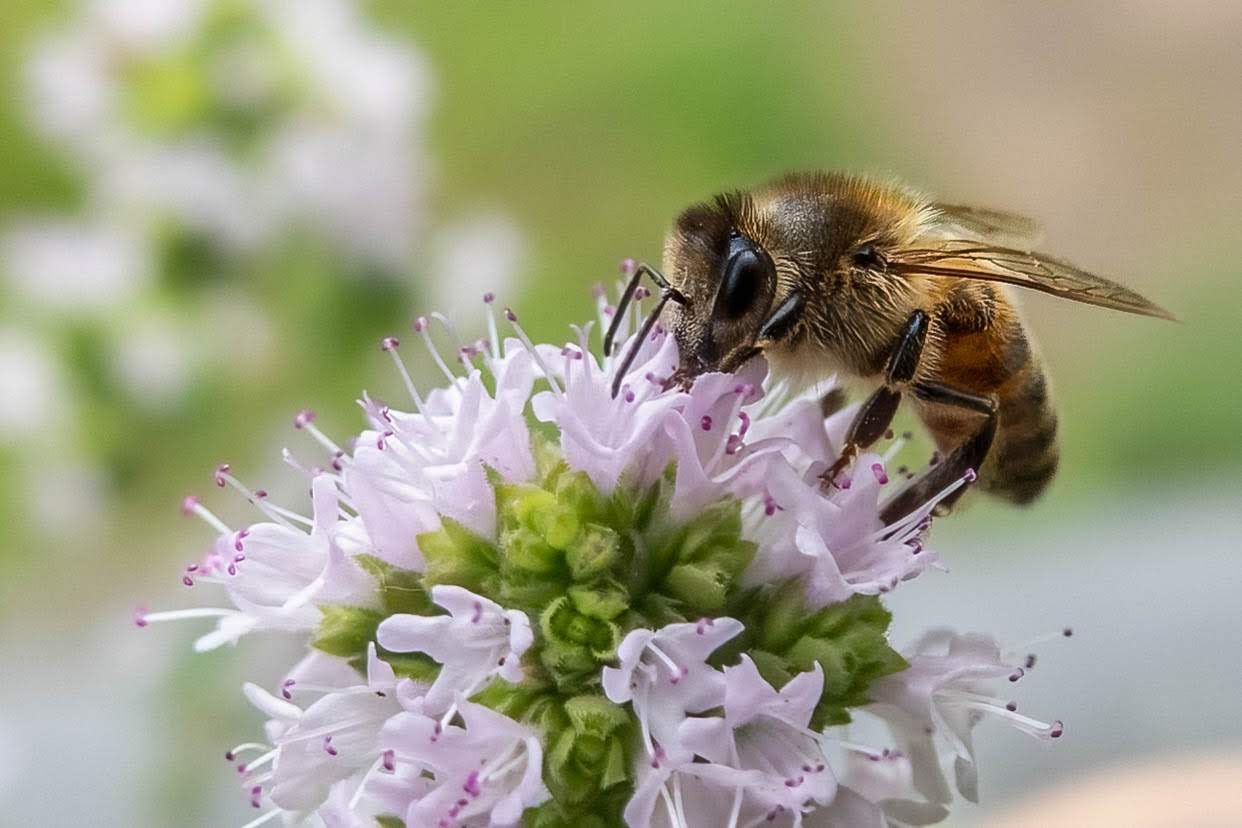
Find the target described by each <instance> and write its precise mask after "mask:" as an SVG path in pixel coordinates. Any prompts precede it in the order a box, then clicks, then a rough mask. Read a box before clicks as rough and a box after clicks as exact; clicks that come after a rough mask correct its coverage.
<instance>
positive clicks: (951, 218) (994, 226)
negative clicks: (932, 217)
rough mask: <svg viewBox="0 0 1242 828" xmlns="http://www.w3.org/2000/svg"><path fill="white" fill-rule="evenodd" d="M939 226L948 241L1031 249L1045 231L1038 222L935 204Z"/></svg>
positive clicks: (1019, 217) (964, 207)
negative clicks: (965, 241) (971, 241)
mask: <svg viewBox="0 0 1242 828" xmlns="http://www.w3.org/2000/svg"><path fill="white" fill-rule="evenodd" d="M933 206H934V207H935V208H936V212H937V213H938V214H939V224H940V225H941V227H942V228H943V229H944V231H945V235H946V237H948V238H958V239H961V238H971V239H979V240H980V241H986V242H989V243H992V244H1002V245H1005V246H1006V247H1016V248H1022V249H1025V250H1029V249H1031V248H1032V247H1034V246H1035V245H1036V244H1038V243H1039V240H1040V237H1041V236H1042V235H1043V229H1042V228H1041V227H1040V226H1039V223H1038V222H1037V221H1035V219H1031V218H1027V217H1026V216H1020V215H1018V214H1017V213H1007V212H1005V211H1003V210H993V209H990V208H988V207H971V206H970V205H967V204H935V205H933Z"/></svg>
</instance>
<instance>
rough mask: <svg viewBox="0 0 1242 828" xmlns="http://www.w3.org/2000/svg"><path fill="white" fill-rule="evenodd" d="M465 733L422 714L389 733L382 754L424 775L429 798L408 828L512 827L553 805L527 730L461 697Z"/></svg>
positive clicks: (534, 739)
mask: <svg viewBox="0 0 1242 828" xmlns="http://www.w3.org/2000/svg"><path fill="white" fill-rule="evenodd" d="M454 706H455V708H456V709H457V711H458V712H459V713H460V715H461V718H462V721H463V724H464V727H459V726H457V725H452V724H448V725H446V724H444V723H443V722H442V721H440V720H437V719H433V718H431V717H429V716H426V715H423V714H419V713H403V714H400V715H398V716H396V717H395V718H394V719H392V720H391V721H390V722H388V724H386V725H385V726H384V730H383V733H382V734H381V739H380V741H381V746H382V747H383V748H384V749H385V750H390V751H393V754H394V763H395V765H396V766H397V767H398V768H399V767H401V766H403V765H411V766H413V767H416V768H419V769H420V770H421V771H422V774H423V776H424V778H426V779H428V780H430V782H429V783H427V784H428V785H429V786H430V790H428V791H426V792H425V793H422V792H420V793H419V794H418V795H417V798H415V799H414V800H413V801H412V802H411V804H410V805H409V809H408V811H406V812H405V814H404V816H405V823H406V825H410V826H414V825H427V826H435V825H445V826H453V828H470V827H471V826H497V828H500V827H501V826H513V825H517V824H518V822H519V821H520V820H521V817H522V812H523V811H524V810H526V809H527V808H530V807H533V806H536V805H539V804H541V803H543V802H545V801H546V800H547V799H548V796H549V794H548V790H547V788H546V787H545V786H544V784H543V779H542V770H543V746H542V745H541V744H540V741H539V738H538V736H537V735H536V734H535V732H534V731H533V730H531V729H530V728H528V727H526V726H524V725H521V724H518V723H517V722H515V721H513V720H512V719H510V718H508V717H507V716H503V715H501V714H500V713H497V712H495V711H493V710H490V709H488V708H486V707H483V706H482V705H479V704H475V703H473V702H469V701H466V700H465V698H464V697H462V695H461V694H458V696H457V698H456V700H455V702H454Z"/></svg>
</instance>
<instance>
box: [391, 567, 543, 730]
mask: <svg viewBox="0 0 1242 828" xmlns="http://www.w3.org/2000/svg"><path fill="white" fill-rule="evenodd" d="M431 600H432V601H434V602H435V603H436V604H438V605H439V606H441V607H444V608H445V609H446V610H448V611H449V615H447V616H445V615H433V616H422V615H394V616H391V617H389V618H386V619H384V622H383V623H381V624H380V626H379V630H378V632H377V634H376V638H377V640H378V641H379V644H380V646H381V647H383V648H384V649H386V650H391V651H393V652H396V653H412V652H419V653H426V654H427V655H429V656H431V657H432V658H434V659H435V660H436V661H438V662H440V664H441V667H440V674H439V675H438V676H437V677H436V680H435V683H434V684H432V686H431V689H430V690H428V691H427V698H426V699H425V700H424V704H425V705H426V708H427V710H428V712H430V713H442V712H444V711H445V710H446V709H448V708H449V706H450V704H451V703H452V701H453V697H454V695H455V694H461V695H464V696H467V697H468V696H470V695H471V694H472V693H474V692H475V691H477V690H478V689H479V688H481V687H482V686H483V684H484V683H485V682H486V681H487V679H489V678H491V677H492V676H499V677H501V678H503V679H504V680H505V681H509V682H519V681H521V680H522V653H524V652H526V650H527V649H528V648H529V647H530V645H531V643H532V642H533V641H534V633H533V632H532V630H531V627H530V619H528V618H527V617H526V614H525V613H523V612H518V611H517V610H506V609H505V608H504V607H502V606H500V605H499V604H497V603H495V602H494V601H490V600H488V599H487V598H483V597H481V596H478V595H475V594H474V593H473V592H471V591H470V590H468V589H464V588H462V587H458V586H446V585H443V584H438V585H436V586H434V587H432V588H431Z"/></svg>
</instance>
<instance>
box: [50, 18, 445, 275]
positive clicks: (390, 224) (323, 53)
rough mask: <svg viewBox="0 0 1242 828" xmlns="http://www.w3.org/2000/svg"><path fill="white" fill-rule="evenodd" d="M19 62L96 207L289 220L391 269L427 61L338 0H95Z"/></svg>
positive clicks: (257, 234) (228, 223)
mask: <svg viewBox="0 0 1242 828" xmlns="http://www.w3.org/2000/svg"><path fill="white" fill-rule="evenodd" d="M28 76H29V79H30V87H31V93H32V94H31V97H32V101H31V109H32V111H33V113H34V116H35V119H36V121H37V123H38V124H39V125H40V127H41V128H42V129H43V130H44V131H45V132H46V133H48V134H49V135H52V136H54V137H56V138H57V139H59V140H61V141H62V142H63V143H64V144H65V145H66V146H67V147H69V148H70V150H71V151H72V152H73V153H74V155H75V156H76V157H77V159H78V161H79V162H80V163H81V165H82V167H83V168H84V169H85V170H87V171H88V172H89V173H90V174H91V175H92V176H94V177H95V181H94V186H93V189H94V193H95V197H96V199H97V201H98V202H99V203H100V204H101V205H104V206H106V207H107V208H108V209H109V213H110V214H113V213H115V212H124V213H136V214H137V215H138V216H140V217H141V218H143V219H146V220H151V221H157V220H161V219H163V218H165V217H167V216H172V217H175V218H176V219H177V220H179V221H180V222H183V223H184V224H185V225H187V226H189V227H190V228H192V229H194V230H196V231H198V232H203V233H206V234H208V235H210V236H212V237H214V238H216V239H217V240H219V241H220V242H222V243H224V244H225V245H228V246H232V247H235V248H240V249H250V248H253V247H254V246H257V245H261V244H264V243H267V242H269V241H271V240H272V239H273V238H275V237H277V236H278V235H279V234H280V233H282V232H284V231H287V230H291V229H298V228H301V227H305V228H307V229H310V230H312V231H316V232H319V233H322V234H323V235H324V236H326V237H327V238H329V239H330V240H331V241H332V242H334V243H335V244H337V245H338V246H339V247H340V248H341V249H343V250H344V251H345V252H347V253H349V254H350V255H353V256H357V257H359V258H362V259H364V260H367V261H370V262H374V263H377V264H380V265H382V266H386V267H392V268H395V267H398V266H399V265H401V264H402V263H403V262H404V260H405V258H406V255H407V253H408V252H409V244H410V241H411V239H413V238H416V237H417V234H418V230H419V227H420V226H421V224H422V201H423V178H424V174H423V173H424V169H425V167H426V164H425V161H424V159H423V154H422V149H421V126H422V120H423V115H424V113H425V111H426V108H427V100H428V95H429V88H430V82H429V75H428V72H427V69H426V66H425V64H424V63H423V61H422V58H421V56H419V55H418V54H417V53H416V52H414V51H413V50H412V49H411V48H410V47H409V46H408V44H404V43H398V42H397V41H395V40H392V39H390V38H387V37H384V36H382V35H381V34H379V33H377V32H375V31H373V30H372V29H371V28H369V27H368V26H367V24H366V22H365V20H364V19H363V18H362V16H361V14H360V13H359V12H358V10H357V8H356V7H355V5H354V4H353V3H351V2H347V0H298V2H292V1H291V0H276V1H275V2H261V0H241V2H236V3H225V2H214V1H213V0H108V1H107V2H95V3H93V4H91V5H89V6H88V7H87V9H86V10H85V12H84V13H83V14H82V16H81V17H80V18H79V19H78V20H76V21H75V22H74V23H72V24H71V25H70V26H69V27H68V28H67V29H66V30H65V31H62V32H61V33H59V34H57V35H55V36H53V37H51V38H49V39H47V40H46V41H45V42H44V43H43V44H42V46H41V48H39V49H38V50H37V52H36V54H35V55H34V57H33V58H32V59H31V61H30V63H29V66H28Z"/></svg>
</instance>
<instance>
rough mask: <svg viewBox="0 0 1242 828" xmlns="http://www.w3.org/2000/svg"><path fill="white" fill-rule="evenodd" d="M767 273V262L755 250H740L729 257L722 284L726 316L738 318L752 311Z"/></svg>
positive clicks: (721, 297)
mask: <svg viewBox="0 0 1242 828" xmlns="http://www.w3.org/2000/svg"><path fill="white" fill-rule="evenodd" d="M765 272H766V266H765V262H764V261H763V259H762V258H761V257H760V256H759V254H758V253H756V252H755V251H754V250H749V249H745V250H739V251H738V252H736V253H734V254H733V255H732V256H730V257H729V259H728V261H726V262H725V268H724V278H723V280H722V281H721V284H720V306H721V308H722V309H723V310H724V312H725V315H726V316H729V317H731V318H737V317H739V316H742V315H743V314H745V313H746V312H747V311H748V310H750V307H751V305H753V304H754V301H755V297H756V296H757V295H758V294H759V288H760V285H762V284H763V281H762V280H763V278H764V274H765Z"/></svg>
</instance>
